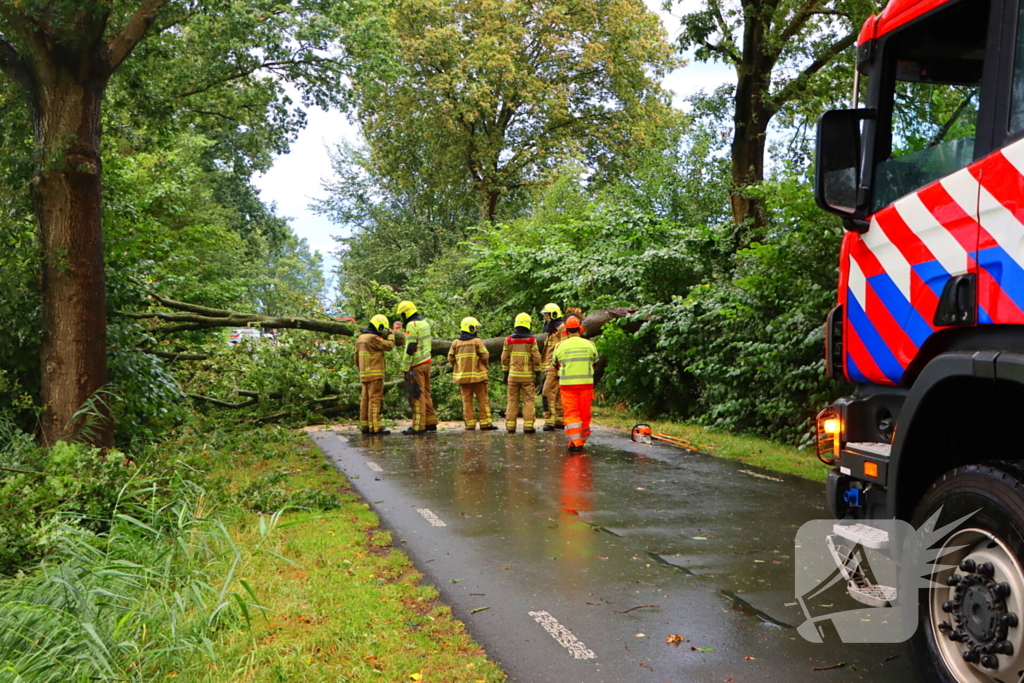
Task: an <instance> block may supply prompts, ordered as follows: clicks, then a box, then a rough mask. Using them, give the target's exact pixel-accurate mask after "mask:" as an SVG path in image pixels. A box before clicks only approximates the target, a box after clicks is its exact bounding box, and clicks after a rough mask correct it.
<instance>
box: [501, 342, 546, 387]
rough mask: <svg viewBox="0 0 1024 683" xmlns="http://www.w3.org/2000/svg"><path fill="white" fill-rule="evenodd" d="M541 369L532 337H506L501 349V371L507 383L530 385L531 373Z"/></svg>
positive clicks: (535, 343)
mask: <svg viewBox="0 0 1024 683" xmlns="http://www.w3.org/2000/svg"><path fill="white" fill-rule="evenodd" d="M540 367H541V358H540V350H539V349H538V348H537V340H536V338H534V337H506V338H505V345H504V346H503V347H502V348H501V369H502V370H503V371H505V372H507V373H508V381H509V382H516V383H522V382H526V383H532V382H533V373H534V372H539V371H540Z"/></svg>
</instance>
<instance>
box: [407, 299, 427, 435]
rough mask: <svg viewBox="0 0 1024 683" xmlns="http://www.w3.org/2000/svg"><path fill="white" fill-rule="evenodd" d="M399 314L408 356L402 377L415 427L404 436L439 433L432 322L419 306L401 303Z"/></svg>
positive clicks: (412, 426) (409, 429) (411, 303)
mask: <svg viewBox="0 0 1024 683" xmlns="http://www.w3.org/2000/svg"><path fill="white" fill-rule="evenodd" d="M398 315H399V316H401V318H402V324H403V326H404V327H405V353H403V354H402V378H403V379H404V380H405V384H406V389H407V391H408V393H409V401H410V402H411V403H412V425H411V426H410V427H409V428H408V429H403V430H402V434H406V435H412V434H424V433H426V432H436V431H437V413H435V412H434V401H433V399H432V398H431V397H430V344H431V342H432V341H433V340H432V339H431V336H430V323H428V322H427V321H426V320H424V319H423V317H422V316H421V315H420V314H419V313H418V312H417V310H416V304H414V303H413V302H411V301H403V302H401V303H400V304H398Z"/></svg>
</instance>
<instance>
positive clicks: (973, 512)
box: [909, 462, 1024, 683]
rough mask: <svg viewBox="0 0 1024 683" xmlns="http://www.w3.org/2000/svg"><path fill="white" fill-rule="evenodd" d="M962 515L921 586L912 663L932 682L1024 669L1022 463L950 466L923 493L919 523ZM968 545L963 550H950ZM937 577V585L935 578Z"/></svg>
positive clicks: (1004, 677) (959, 682) (992, 678)
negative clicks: (926, 583) (928, 581)
mask: <svg viewBox="0 0 1024 683" xmlns="http://www.w3.org/2000/svg"><path fill="white" fill-rule="evenodd" d="M940 510H941V512H940V514H939V519H938V523H937V524H936V527H935V528H936V529H938V528H941V527H942V526H943V525H946V524H949V523H951V522H953V521H955V520H958V519H960V518H962V517H965V516H966V517H967V519H965V520H964V521H962V522H960V523H959V525H957V527H955V528H954V529H953V530H952V531H951V532H950V533H949V534H948V535H947V536H946V537H945V538H943V539H942V540H941V541H939V542H937V543H936V544H935V546H934V547H940V546H941V548H943V549H945V548H950V549H951V550H950V552H949V553H948V554H945V555H941V554H940V558H941V559H940V560H939V561H938V562H936V564H941V565H945V566H947V567H951V568H949V569H939V570H936V571H934V572H933V573H932V575H931V579H932V581H933V584H932V585H931V586H930V587H928V588H923V589H921V591H920V594H919V599H918V611H919V614H920V622H919V627H918V629H917V631H916V633H915V634H914V636H913V638H911V640H910V643H909V645H910V657H911V662H912V664H913V668H914V670H915V671H917V672H918V675H919V677H920V679H921V680H922V681H927V682H928V683H995V682H997V681H1008V680H1012V681H1019V680H1021V679H1022V677H1024V623H1021V622H1022V620H1024V571H1022V569H1021V567H1022V566H1024V562H1022V558H1024V537H1022V535H1021V534H1022V533H1024V470H1022V469H1021V466H1020V465H1018V464H1016V463H1009V462H997V463H985V464H982V465H966V466H963V467H958V468H956V469H955V470H952V471H950V472H947V473H946V474H944V475H943V476H942V477H940V478H939V480H938V481H937V482H935V483H934V484H932V486H931V488H930V489H928V492H927V493H926V494H925V495H924V497H923V498H922V499H921V502H920V504H919V505H918V507H917V510H916V511H915V512H914V519H913V520H912V522H913V525H914V527H915V528H920V527H921V525H922V524H923V523H924V522H925V521H926V520H928V519H929V518H930V517H931V516H932V515H933V514H935V513H936V512H938V511H940ZM957 546H963V547H962V548H960V549H958V550H952V549H954V548H956V547H957ZM936 583H937V584H940V585H935V584H936Z"/></svg>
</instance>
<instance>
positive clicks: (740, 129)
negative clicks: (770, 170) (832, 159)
mask: <svg viewBox="0 0 1024 683" xmlns="http://www.w3.org/2000/svg"><path fill="white" fill-rule="evenodd" d="M744 14H745V19H744V23H743V51H742V55H743V58H742V60H741V61H740V63H739V64H737V65H736V75H737V79H736V105H735V110H734V112H733V138H732V191H731V193H730V195H729V202H730V205H731V207H732V219H733V222H734V223H735V224H736V226H737V228H738V232H737V236H738V238H737V245H736V246H737V247H745V246H747V245H748V244H749V243H750V242H751V241H753V240H754V239H756V236H757V235H759V234H760V232H761V229H762V228H763V227H764V225H765V217H764V214H763V211H762V207H761V205H760V202H759V201H758V200H757V199H755V198H753V197H751V196H749V194H748V192H747V190H748V188H749V187H751V186H752V185H757V184H759V183H760V182H762V181H763V180H764V152H765V136H766V134H767V132H768V123H769V122H770V121H771V117H772V113H773V112H771V111H770V110H769V109H768V107H767V98H768V96H769V92H770V90H771V83H772V69H773V68H774V66H775V63H774V60H773V59H771V57H769V56H768V55H767V54H766V52H765V50H764V42H765V33H766V31H767V30H768V27H767V26H766V25H765V20H766V18H770V16H771V15H770V14H767V13H766V12H765V9H764V8H763V7H761V3H752V4H749V5H745V7H744Z"/></svg>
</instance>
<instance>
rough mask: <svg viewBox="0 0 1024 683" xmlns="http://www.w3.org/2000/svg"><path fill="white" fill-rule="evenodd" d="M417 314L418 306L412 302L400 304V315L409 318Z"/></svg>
mask: <svg viewBox="0 0 1024 683" xmlns="http://www.w3.org/2000/svg"><path fill="white" fill-rule="evenodd" d="M415 313H416V304H414V303H413V302H411V301H403V302H401V303H399V304H398V315H400V316H402V317H403V318H408V317H410V316H412V315H414V314H415Z"/></svg>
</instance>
